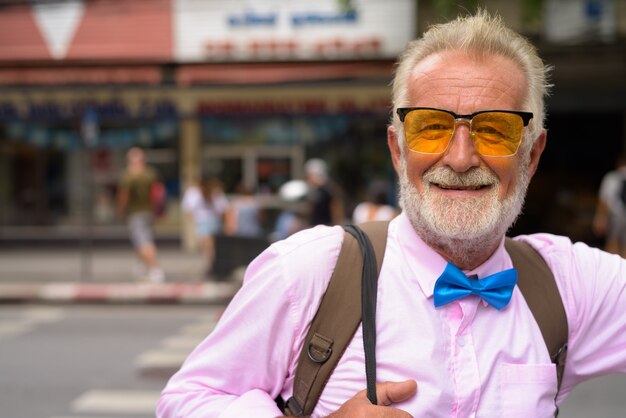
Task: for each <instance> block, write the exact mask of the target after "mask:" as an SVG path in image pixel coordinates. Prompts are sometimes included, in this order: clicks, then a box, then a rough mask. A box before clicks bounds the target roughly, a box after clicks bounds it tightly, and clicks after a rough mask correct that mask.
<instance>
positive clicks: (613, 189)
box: [593, 153, 626, 258]
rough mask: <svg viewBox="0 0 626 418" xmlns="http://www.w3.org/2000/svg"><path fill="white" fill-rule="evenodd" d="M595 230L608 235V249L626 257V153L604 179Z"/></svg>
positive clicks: (597, 232)
mask: <svg viewBox="0 0 626 418" xmlns="http://www.w3.org/2000/svg"><path fill="white" fill-rule="evenodd" d="M593 230H594V232H595V233H596V234H597V235H598V236H604V237H606V241H605V250H606V251H608V252H611V253H614V254H620V255H621V256H622V257H625V258H626V153H622V154H621V155H620V156H619V157H618V158H617V162H616V168H615V169H614V170H612V171H610V172H608V173H607V174H606V175H605V176H604V178H603V179H602V183H601V184H600V192H599V196H598V205H597V207H596V213H595V216H594V219H593Z"/></svg>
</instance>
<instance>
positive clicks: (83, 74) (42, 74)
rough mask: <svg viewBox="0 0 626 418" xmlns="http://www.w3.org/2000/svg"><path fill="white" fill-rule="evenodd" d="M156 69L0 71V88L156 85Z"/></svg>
mask: <svg viewBox="0 0 626 418" xmlns="http://www.w3.org/2000/svg"><path fill="white" fill-rule="evenodd" d="M160 82H161V69H160V67H159V66H156V65H146V66H115V67H87V68H77V67H59V68H44V67H40V68H33V67H29V68H0V85H5V86H6V85H47V86H50V85H71V84H150V85H154V84H159V83H160Z"/></svg>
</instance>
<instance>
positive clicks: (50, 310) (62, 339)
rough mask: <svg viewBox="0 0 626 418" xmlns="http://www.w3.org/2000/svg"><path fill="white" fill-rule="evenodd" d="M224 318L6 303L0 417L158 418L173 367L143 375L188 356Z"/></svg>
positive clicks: (169, 309)
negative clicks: (161, 394) (158, 403)
mask: <svg viewBox="0 0 626 418" xmlns="http://www.w3.org/2000/svg"><path fill="white" fill-rule="evenodd" d="M220 312H221V308H218V307H212V308H206V307H200V306H193V307H189V306H175V305H172V306H158V307H155V306H99V307H98V306H43V305H0V371H1V372H0V405H1V407H0V416H2V417H7V418H104V417H107V418H131V417H133V418H153V417H154V408H155V404H156V400H157V399H158V395H159V392H160V390H161V389H162V388H163V386H164V385H165V382H166V380H167V378H168V377H169V375H168V374H167V371H168V370H169V369H164V370H166V373H144V372H143V371H144V370H146V367H150V366H158V365H159V364H168V363H167V362H168V361H169V364H172V362H173V361H180V360H181V359H182V358H184V357H185V356H186V355H187V353H188V352H189V351H190V350H191V348H192V347H193V346H195V345H196V344H197V343H198V341H199V340H200V338H202V336H204V335H206V334H207V333H208V332H209V331H210V330H211V329H212V327H213V326H214V324H215V321H216V319H217V317H218V315H219V313H220ZM164 362H165V363H164Z"/></svg>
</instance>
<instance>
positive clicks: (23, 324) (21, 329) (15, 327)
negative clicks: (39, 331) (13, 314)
mask: <svg viewBox="0 0 626 418" xmlns="http://www.w3.org/2000/svg"><path fill="white" fill-rule="evenodd" d="M33 328H34V325H33V324H32V323H30V322H27V321H22V320H15V321H10V322H0V338H2V337H15V336H17V335H21V334H26V333H27V332H29V331H31V330H32V329H33Z"/></svg>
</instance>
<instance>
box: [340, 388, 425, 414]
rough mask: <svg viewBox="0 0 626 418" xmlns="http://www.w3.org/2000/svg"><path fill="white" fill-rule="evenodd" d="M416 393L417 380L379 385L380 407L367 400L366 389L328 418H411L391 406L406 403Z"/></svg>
mask: <svg viewBox="0 0 626 418" xmlns="http://www.w3.org/2000/svg"><path fill="white" fill-rule="evenodd" d="M416 392H417V383H415V380H405V381H404V382H385V383H379V384H377V385H376V398H377V399H378V405H372V403H371V402H370V401H369V399H367V390H365V389H364V390H362V391H360V392H359V393H357V394H356V395H354V396H353V397H352V398H350V399H349V400H348V401H347V402H346V403H344V404H343V405H342V406H341V408H339V409H338V410H337V411H336V412H334V413H332V414H330V415H329V416H328V418H352V417H357V418H365V417H381V418H411V415H410V414H409V413H407V412H404V411H401V410H399V409H396V408H392V407H390V406H389V405H391V404H394V403H398V402H402V401H405V400H407V399H409V398H410V397H412V396H413V395H415V393H416Z"/></svg>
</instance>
